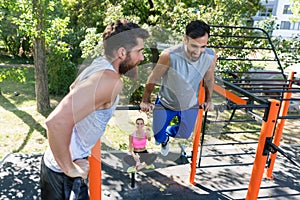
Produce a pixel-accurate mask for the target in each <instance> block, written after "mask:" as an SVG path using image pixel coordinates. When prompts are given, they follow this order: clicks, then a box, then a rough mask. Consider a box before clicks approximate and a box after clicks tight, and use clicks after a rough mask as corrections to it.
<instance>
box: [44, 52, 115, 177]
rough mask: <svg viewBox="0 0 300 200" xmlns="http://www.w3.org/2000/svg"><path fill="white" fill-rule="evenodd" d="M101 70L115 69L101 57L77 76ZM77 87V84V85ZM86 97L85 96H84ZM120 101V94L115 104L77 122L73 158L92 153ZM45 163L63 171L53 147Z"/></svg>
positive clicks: (47, 152) (73, 138)
mask: <svg viewBox="0 0 300 200" xmlns="http://www.w3.org/2000/svg"><path fill="white" fill-rule="evenodd" d="M101 70H112V71H115V69H114V68H113V66H112V65H111V64H110V63H109V62H108V61H107V60H105V59H104V58H102V57H99V58H97V59H95V60H94V61H93V63H92V64H91V65H90V66H88V67H87V68H86V69H85V70H84V71H83V72H82V73H81V74H80V75H79V77H78V78H77V83H78V82H80V81H82V80H84V79H86V78H87V77H88V76H90V75H91V74H93V73H94V72H97V71H101ZM75 87H76V85H75ZM82 98H84V97H82ZM118 101H119V96H118V97H117V98H116V100H115V102H114V104H113V105H112V106H111V107H110V108H107V109H101V110H95V111H94V112H92V113H91V114H89V115H88V116H86V117H85V118H83V119H82V120H81V121H79V122H77V123H76V124H75V126H74V127H73V132H72V137H71V143H70V152H71V156H72V160H73V161H74V160H76V159H79V158H84V157H87V156H88V155H90V151H91V149H92V147H93V146H94V145H95V144H96V142H97V141H98V139H99V138H100V137H101V136H102V135H103V134H104V131H105V128H106V125H107V123H108V121H109V120H110V118H111V117H112V115H113V112H114V110H115V109H116V106H117V104H118ZM44 161H45V165H46V166H47V167H48V168H50V169H51V170H53V171H56V172H61V169H60V168H59V166H58V164H57V162H56V161H55V159H54V156H53V154H52V152H51V149H50V148H48V149H47V150H46V152H45V155H44Z"/></svg>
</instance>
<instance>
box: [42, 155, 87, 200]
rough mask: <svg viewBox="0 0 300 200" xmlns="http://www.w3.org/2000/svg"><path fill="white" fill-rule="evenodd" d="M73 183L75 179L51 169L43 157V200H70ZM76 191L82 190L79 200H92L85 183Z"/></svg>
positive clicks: (82, 182)
mask: <svg viewBox="0 0 300 200" xmlns="http://www.w3.org/2000/svg"><path fill="white" fill-rule="evenodd" d="M73 182H74V178H71V177H68V176H66V175H65V174H64V173H58V172H55V171H53V170H51V169H49V168H48V167H47V166H46V165H45V163H44V157H42V161H41V173H40V185H41V199H42V200H69V198H70V194H71V190H72V187H73ZM76 189H77V190H80V191H79V197H78V200H89V199H90V197H89V193H88V186H87V183H86V182H85V181H83V180H82V181H81V185H80V187H79V188H76Z"/></svg>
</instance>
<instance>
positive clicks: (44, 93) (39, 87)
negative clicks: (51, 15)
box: [33, 0, 50, 113]
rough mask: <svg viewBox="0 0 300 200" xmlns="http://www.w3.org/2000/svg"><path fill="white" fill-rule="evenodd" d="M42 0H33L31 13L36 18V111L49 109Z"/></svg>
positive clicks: (34, 48)
mask: <svg viewBox="0 0 300 200" xmlns="http://www.w3.org/2000/svg"><path fill="white" fill-rule="evenodd" d="M42 2H43V1H42V0H40V1H39V0H33V15H34V18H35V19H37V24H36V30H37V33H38V34H36V35H35V37H34V40H33V41H34V45H33V54H34V55H33V56H34V57H33V58H34V67H35V81H36V83H35V95H36V101H37V111H38V112H39V113H45V112H46V111H47V110H49V109H50V99H49V90H48V77H47V66H46V47H45V36H44V21H45V19H44V10H43V5H42V4H43V3H42Z"/></svg>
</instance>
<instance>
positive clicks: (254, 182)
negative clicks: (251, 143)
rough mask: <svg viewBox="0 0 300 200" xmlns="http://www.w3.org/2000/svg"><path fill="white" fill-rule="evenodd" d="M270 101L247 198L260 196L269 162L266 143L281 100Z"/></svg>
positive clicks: (273, 126)
mask: <svg viewBox="0 0 300 200" xmlns="http://www.w3.org/2000/svg"><path fill="white" fill-rule="evenodd" d="M269 101H270V107H269V113H268V116H267V119H266V121H263V123H262V127H261V132H260V136H259V140H258V145H257V149H256V156H255V160H254V163H253V168H252V174H251V178H250V183H249V186H248V192H247V197H246V200H254V199H257V197H258V193H259V189H260V184H261V181H262V178H263V174H264V168H265V165H266V162H267V155H263V153H264V148H265V143H266V140H267V138H268V137H272V134H273V130H274V128H275V124H276V120H277V115H278V110H279V105H280V102H279V101H278V100H269Z"/></svg>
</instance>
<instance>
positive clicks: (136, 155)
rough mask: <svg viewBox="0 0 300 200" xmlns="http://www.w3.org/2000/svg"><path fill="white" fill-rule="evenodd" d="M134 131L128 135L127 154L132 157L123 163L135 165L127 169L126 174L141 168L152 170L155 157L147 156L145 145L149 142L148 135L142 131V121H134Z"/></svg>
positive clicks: (149, 137)
mask: <svg viewBox="0 0 300 200" xmlns="http://www.w3.org/2000/svg"><path fill="white" fill-rule="evenodd" d="M135 124H136V130H135V131H134V132H133V133H132V134H131V135H129V145H128V146H129V152H130V154H131V156H132V157H128V158H127V159H126V158H125V159H126V160H125V161H126V162H127V163H128V164H131V165H135V166H134V167H129V168H128V170H127V172H135V171H136V170H140V169H143V168H147V169H153V168H154V165H153V164H152V163H153V161H154V160H155V158H156V156H155V155H152V154H148V151H147V148H146V145H147V140H148V141H151V136H150V134H149V133H148V132H147V131H146V130H144V125H145V124H144V119H143V118H138V119H136V121H135Z"/></svg>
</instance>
